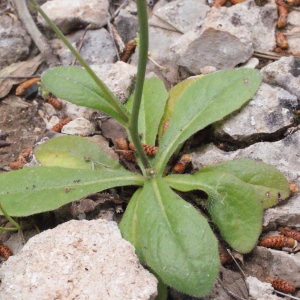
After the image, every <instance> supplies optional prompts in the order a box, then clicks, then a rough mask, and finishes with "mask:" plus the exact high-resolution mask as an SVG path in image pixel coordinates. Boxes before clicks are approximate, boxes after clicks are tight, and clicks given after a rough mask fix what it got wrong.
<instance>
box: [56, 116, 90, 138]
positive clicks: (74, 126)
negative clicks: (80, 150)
mask: <svg viewBox="0 0 300 300" xmlns="http://www.w3.org/2000/svg"><path fill="white" fill-rule="evenodd" d="M61 132H62V133H64V134H72V135H81V136H88V135H92V134H93V133H94V132H95V126H94V125H93V124H92V123H91V122H90V121H88V120H87V119H85V118H77V119H75V120H72V121H71V122H69V123H68V124H66V125H65V126H64V127H63V128H62V130H61Z"/></svg>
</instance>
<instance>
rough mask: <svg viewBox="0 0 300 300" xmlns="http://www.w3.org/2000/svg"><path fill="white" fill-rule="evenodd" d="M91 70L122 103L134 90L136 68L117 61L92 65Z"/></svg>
mask: <svg viewBox="0 0 300 300" xmlns="http://www.w3.org/2000/svg"><path fill="white" fill-rule="evenodd" d="M91 68H92V69H93V71H94V72H95V73H96V75H97V76H98V77H99V78H100V79H101V80H103V81H104V83H105V84H106V85H107V86H108V87H109V89H110V90H111V91H112V92H113V93H114V95H115V96H116V97H117V98H118V99H119V100H120V101H121V102H122V103H124V102H126V100H127V99H128V98H129V96H130V95H131V93H132V92H133V90H134V85H135V78H136V73H137V69H136V67H134V66H131V65H129V64H126V63H124V62H122V61H117V62H116V63H115V64H103V65H92V66H91Z"/></svg>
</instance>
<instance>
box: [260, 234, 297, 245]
mask: <svg viewBox="0 0 300 300" xmlns="http://www.w3.org/2000/svg"><path fill="white" fill-rule="evenodd" d="M258 245H259V246H263V247H266V248H282V247H290V248H293V247H294V245H295V240H294V239H292V238H286V237H284V236H269V237H266V238H264V239H263V240H261V241H260V242H259V244H258Z"/></svg>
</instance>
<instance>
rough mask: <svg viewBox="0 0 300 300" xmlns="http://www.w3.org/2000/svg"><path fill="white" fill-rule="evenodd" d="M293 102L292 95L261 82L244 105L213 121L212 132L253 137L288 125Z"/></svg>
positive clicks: (244, 138)
mask: <svg viewBox="0 0 300 300" xmlns="http://www.w3.org/2000/svg"><path fill="white" fill-rule="evenodd" d="M297 105H298V102H297V97H296V96H294V95H291V94H290V93H289V92H287V91H285V90H283V89H282V88H278V87H274V86H270V85H268V84H266V83H262V84H261V86H260V87H259V89H258V91H257V93H256V94H255V96H254V97H253V98H252V100H251V101H250V102H249V103H248V104H247V105H245V106H244V107H243V108H242V109H240V110H239V111H237V112H235V113H234V115H230V116H228V117H227V118H225V119H224V120H223V121H222V122H220V123H219V124H216V127H217V129H216V135H217V137H219V138H221V139H230V140H234V141H243V142H252V141H257V140H259V139H261V138H262V137H263V136H266V135H270V134H275V133H276V132H278V131H279V130H282V129H284V128H286V127H288V126H291V125H292V124H293V122H294V109H295V108H296V107H297Z"/></svg>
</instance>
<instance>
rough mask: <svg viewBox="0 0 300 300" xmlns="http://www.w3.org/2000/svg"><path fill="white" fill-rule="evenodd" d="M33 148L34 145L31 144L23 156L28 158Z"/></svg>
mask: <svg viewBox="0 0 300 300" xmlns="http://www.w3.org/2000/svg"><path fill="white" fill-rule="evenodd" d="M31 149H32V146H29V147H28V148H27V149H26V150H25V151H24V152H23V153H22V156H23V157H24V158H27V157H28V156H29V155H30V152H31Z"/></svg>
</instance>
